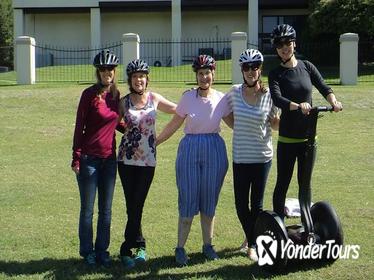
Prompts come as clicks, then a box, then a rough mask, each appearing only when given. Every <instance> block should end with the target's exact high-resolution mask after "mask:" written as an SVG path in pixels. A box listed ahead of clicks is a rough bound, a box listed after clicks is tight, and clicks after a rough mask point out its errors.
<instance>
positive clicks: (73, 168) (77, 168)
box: [71, 166, 79, 175]
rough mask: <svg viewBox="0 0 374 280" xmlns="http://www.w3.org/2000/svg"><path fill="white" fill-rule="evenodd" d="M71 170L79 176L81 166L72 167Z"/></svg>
mask: <svg viewBox="0 0 374 280" xmlns="http://www.w3.org/2000/svg"><path fill="white" fill-rule="evenodd" d="M71 170H73V172H74V173H75V174H76V175H79V166H72V167H71Z"/></svg>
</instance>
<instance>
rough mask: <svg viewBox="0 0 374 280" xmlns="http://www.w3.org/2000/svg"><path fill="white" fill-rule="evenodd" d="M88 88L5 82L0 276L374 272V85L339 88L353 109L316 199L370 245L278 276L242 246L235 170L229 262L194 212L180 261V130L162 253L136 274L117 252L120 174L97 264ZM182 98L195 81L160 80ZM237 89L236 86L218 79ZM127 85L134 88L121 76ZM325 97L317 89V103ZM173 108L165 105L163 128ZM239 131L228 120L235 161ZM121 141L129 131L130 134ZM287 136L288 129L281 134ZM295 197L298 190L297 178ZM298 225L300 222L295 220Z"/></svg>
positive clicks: (164, 206) (155, 194)
mask: <svg viewBox="0 0 374 280" xmlns="http://www.w3.org/2000/svg"><path fill="white" fill-rule="evenodd" d="M86 86H87V85H71V84H37V85H34V86H16V85H11V84H9V85H8V86H7V85H6V84H4V83H3V86H1V87H0V104H1V105H0V108H1V111H0V136H1V137H0V154H1V157H0V210H1V211H0V213H1V216H0V220H1V224H0V225H1V227H0V279H10V278H12V279H13V278H14V279H135V278H136V279H165V280H166V279H264V278H275V279H290V278H291V277H292V279H371V277H373V276H372V275H374V241H373V232H374V205H373V203H374V192H373V185H374V172H373V170H374V141H373V139H374V130H373V124H372V121H373V116H374V98H373V96H374V86H373V83H366V84H361V85H359V86H345V87H343V86H334V90H335V92H336V94H337V96H338V97H339V99H340V100H341V101H342V102H343V105H344V111H343V112H341V113H339V114H330V113H327V114H325V116H324V117H323V118H321V119H320V121H319V148H318V156H317V161H316V166H315V172H314V176H313V182H312V183H313V201H314V202H315V201H319V200H327V201H329V202H330V203H331V204H332V205H333V206H334V207H335V208H336V211H337V213H338V215H339V216H340V219H341V221H342V224H343V230H344V234H345V243H346V244H358V245H360V256H359V258H358V259H357V260H353V259H348V260H338V261H336V262H335V263H334V264H332V265H330V266H310V267H307V266H302V267H300V268H299V269H297V268H289V269H287V270H286V271H285V272H283V273H282V274H273V275H272V274H268V273H266V272H263V271H262V270H261V269H260V268H259V267H258V266H257V265H255V264H253V263H252V262H250V260H249V259H248V258H246V257H245V256H243V255H241V254H240V253H238V252H237V251H236V250H237V248H238V247H239V245H240V244H241V242H242V241H243V233H242V230H241V228H240V225H239V221H238V219H237V217H236V212H235V206H234V201H233V190H232V169H231V166H230V168H229V171H228V174H227V176H226V179H225V182H224V186H223V188H222V192H221V196H220V200H219V203H218V207H217V215H216V227H215V238H214V244H215V248H216V249H217V251H218V254H219V255H220V257H221V259H220V260H218V261H214V262H206V261H205V259H204V258H203V256H202V254H201V245H202V238H201V230H200V222H199V219H198V217H197V218H196V219H195V220H194V223H193V227H192V230H191V234H190V236H189V240H188V242H187V245H186V250H187V251H188V253H189V255H190V257H191V263H190V265H189V266H188V267H184V268H177V267H176V266H175V264H174V247H175V245H176V238H177V217H178V210H177V190H176V186H175V172H174V162H175V157H176V150H177V145H178V142H179V140H180V137H181V136H182V131H178V132H177V133H176V135H174V136H173V137H172V138H171V139H169V140H168V141H167V142H165V143H163V144H162V145H161V146H160V147H159V148H158V167H157V168H156V174H155V178H154V181H153V184H152V187H151V190H150V193H149V196H148V199H147V201H146V204H145V208H144V218H143V232H144V235H145V237H146V239H147V246H148V253H149V257H150V260H149V261H148V262H147V263H146V264H145V265H143V266H141V267H137V268H135V269H134V270H132V271H125V270H124V269H123V267H122V266H121V263H120V262H119V260H118V258H117V256H118V253H119V247H120V245H121V242H122V238H123V229H124V224H125V222H126V218H125V206H124V196H123V192H122V188H121V185H120V181H119V178H117V179H118V180H117V184H116V191H115V196H114V203H113V220H112V236H111V245H110V252H111V254H112V256H113V257H114V264H113V267H112V268H110V269H94V270H89V269H86V268H85V267H84V265H83V263H82V261H81V259H80V258H79V255H78V228H77V225H78V213H79V193H78V189H77V184H76V180H75V177H74V175H73V172H72V171H71V169H70V161H71V146H72V135H73V129H74V122H75V113H76V107H77V103H78V100H79V97H80V94H81V91H82V90H83V89H84V88H85V87H86ZM151 86H152V89H153V90H154V91H156V92H159V93H161V94H163V95H164V96H166V97H168V98H169V99H171V100H173V101H178V100H179V97H180V95H181V93H182V92H183V91H184V90H185V89H186V88H188V87H190V85H187V86H186V85H184V84H155V83H153V84H151ZM216 88H217V89H220V90H222V91H227V90H228V89H229V85H217V87H216ZM120 89H121V91H122V92H125V91H126V85H124V84H120ZM319 103H320V104H326V103H324V102H323V101H322V100H321V98H320V97H319V95H318V94H315V104H319ZM169 119H170V116H168V115H165V114H161V113H160V114H159V119H158V123H157V126H158V131H159V130H160V129H162V127H163V126H164V125H165V124H166V122H167V121H168V120H169ZM231 134H232V133H231V131H230V129H229V128H228V127H227V126H225V125H223V126H222V135H223V137H224V138H225V140H226V144H227V150H228V153H229V158H230V159H231ZM118 139H119V136H118ZM274 142H276V133H275V134H274ZM275 166H276V162H275V160H274V161H273V167H272V170H271V173H270V175H269V181H268V185H267V188H266V192H265V199H264V203H265V208H266V209H271V197H272V192H273V188H274V183H275V176H276V168H275ZM288 195H289V197H297V187H296V183H295V181H294V180H293V181H292V183H291V186H290V189H289V194H288ZM292 222H298V220H296V219H295V220H293V221H292Z"/></svg>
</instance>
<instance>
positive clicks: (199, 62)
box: [192, 54, 216, 72]
mask: <svg viewBox="0 0 374 280" xmlns="http://www.w3.org/2000/svg"><path fill="white" fill-rule="evenodd" d="M203 68H209V69H210V70H215V69H216V61H215V60H214V58H213V57H211V56H210V55H206V54H201V55H199V56H198V57H196V58H195V59H194V61H193V63H192V69H193V71H194V72H197V71H198V70H199V69H203Z"/></svg>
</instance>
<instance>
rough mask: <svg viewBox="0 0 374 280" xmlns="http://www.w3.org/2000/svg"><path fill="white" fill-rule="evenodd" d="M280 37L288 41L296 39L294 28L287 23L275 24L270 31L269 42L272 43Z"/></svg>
mask: <svg viewBox="0 0 374 280" xmlns="http://www.w3.org/2000/svg"><path fill="white" fill-rule="evenodd" d="M282 39H288V40H290V41H295V40H296V31H295V29H294V28H293V27H292V26H291V25H288V24H280V25H278V26H276V27H275V28H274V29H273V31H272V32H271V43H272V44H273V45H274V44H276V43H278V42H279V41H281V40H282Z"/></svg>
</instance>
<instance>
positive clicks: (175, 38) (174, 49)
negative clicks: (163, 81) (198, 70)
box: [171, 0, 182, 66]
mask: <svg viewBox="0 0 374 280" xmlns="http://www.w3.org/2000/svg"><path fill="white" fill-rule="evenodd" d="M181 2H182V1H181V0H172V1H171V21H172V22H171V29H172V30H171V33H172V37H171V63H172V65H173V66H178V65H181V60H182V58H181V43H180V41H181V37H182V12H181V7H182V4H181Z"/></svg>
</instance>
